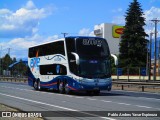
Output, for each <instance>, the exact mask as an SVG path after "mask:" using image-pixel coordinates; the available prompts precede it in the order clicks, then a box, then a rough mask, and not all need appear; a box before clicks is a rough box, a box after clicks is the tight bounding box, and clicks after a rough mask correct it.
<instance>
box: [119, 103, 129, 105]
mask: <svg viewBox="0 0 160 120" xmlns="http://www.w3.org/2000/svg"><path fill="white" fill-rule="evenodd" d="M118 104H119V105H131V104H127V103H118Z"/></svg>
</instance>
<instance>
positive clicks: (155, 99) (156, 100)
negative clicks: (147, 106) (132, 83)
mask: <svg viewBox="0 0 160 120" xmlns="http://www.w3.org/2000/svg"><path fill="white" fill-rule="evenodd" d="M138 98H139V99H148V100H156V101H159V102H160V99H158V98H147V97H138Z"/></svg>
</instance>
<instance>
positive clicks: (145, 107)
mask: <svg viewBox="0 0 160 120" xmlns="http://www.w3.org/2000/svg"><path fill="white" fill-rule="evenodd" d="M136 106H137V107H142V108H151V107H148V106H142V105H136Z"/></svg>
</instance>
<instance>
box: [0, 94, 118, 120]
mask: <svg viewBox="0 0 160 120" xmlns="http://www.w3.org/2000/svg"><path fill="white" fill-rule="evenodd" d="M0 95H3V96H7V97H12V98H16V99H19V100H24V101H28V102H32V103H38V104H42V105H46V106H51V107H55V108H59V109H64V110H69V111H76V112H79V113H83V114H87V115H91V116H94V117H99V118H103V119H106V120H116V119H113V118H109V117H102V116H99V115H95V114H91V113H86V112H81V111H79V110H76V109H71V108H67V107H62V106H58V105H53V104H48V103H44V102H40V101H35V100H30V99H26V98H22V97H17V96H13V95H8V94H3V93H0Z"/></svg>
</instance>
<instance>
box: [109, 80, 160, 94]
mask: <svg viewBox="0 0 160 120" xmlns="http://www.w3.org/2000/svg"><path fill="white" fill-rule="evenodd" d="M112 83H113V84H117V85H121V90H124V85H128V86H129V85H136V86H140V87H141V89H142V92H144V89H145V87H148V86H157V87H160V83H159V82H158V83H157V82H124V81H112Z"/></svg>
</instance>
